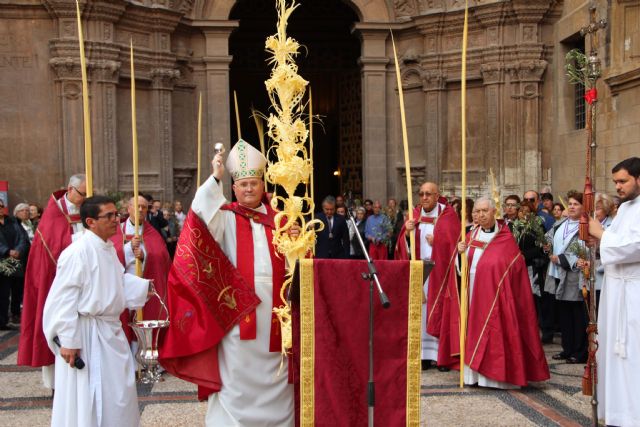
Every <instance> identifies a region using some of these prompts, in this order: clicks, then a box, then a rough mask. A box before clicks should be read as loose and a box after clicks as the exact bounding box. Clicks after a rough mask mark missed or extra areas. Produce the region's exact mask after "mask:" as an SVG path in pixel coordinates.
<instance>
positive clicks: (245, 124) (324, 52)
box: [229, 0, 362, 206]
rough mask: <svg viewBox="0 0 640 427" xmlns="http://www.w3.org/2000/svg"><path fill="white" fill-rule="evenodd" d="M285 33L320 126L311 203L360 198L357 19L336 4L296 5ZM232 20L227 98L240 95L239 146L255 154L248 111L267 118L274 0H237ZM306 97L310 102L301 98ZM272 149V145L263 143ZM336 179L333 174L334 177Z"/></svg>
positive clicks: (309, 1)
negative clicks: (349, 194)
mask: <svg viewBox="0 0 640 427" xmlns="http://www.w3.org/2000/svg"><path fill="white" fill-rule="evenodd" d="M299 3H300V6H299V7H298V8H297V9H296V10H295V12H293V14H292V16H291V17H290V19H289V26H288V28H287V32H288V35H289V36H290V37H293V38H294V39H296V40H297V41H298V43H300V45H301V46H302V48H301V49H300V52H301V54H300V55H299V57H298V58H297V60H296V63H297V64H298V66H299V70H298V73H299V74H300V75H301V76H302V77H303V78H304V79H306V80H307V81H309V85H310V87H311V89H312V91H313V114H314V116H316V115H320V117H321V120H322V123H321V124H315V125H314V128H313V143H314V150H313V158H314V187H315V202H316V206H318V204H319V203H318V202H319V201H321V200H322V198H324V196H326V195H329V194H332V195H337V194H341V193H342V192H344V191H347V190H351V191H353V192H354V193H355V194H358V193H360V192H361V177H362V160H361V157H362V155H361V150H362V148H361V147H362V142H361V140H362V130H361V108H362V107H361V99H362V96H361V89H360V69H359V67H358V58H359V57H360V41H359V40H358V39H357V38H356V37H355V36H353V35H352V34H351V27H352V26H353V24H354V23H355V22H356V21H358V16H357V15H356V14H355V12H354V11H353V10H352V9H351V8H350V7H349V6H347V5H346V4H344V3H343V2H342V1H340V0H321V1H319V0H300V1H299ZM229 19H232V20H238V21H239V22H240V26H239V28H238V29H237V30H236V31H235V32H234V33H233V34H232V35H231V37H230V39H229V50H230V53H231V55H232V56H233V60H232V62H231V66H230V85H231V93H232V94H233V91H234V90H235V91H236V93H237V95H238V109H239V111H240V121H241V131H242V137H243V139H244V140H246V141H248V142H250V143H252V144H253V145H254V146H255V147H256V148H259V145H260V144H259V139H258V133H257V130H256V126H255V123H254V121H253V119H252V118H251V110H250V109H251V106H252V105H253V107H254V108H255V109H256V110H258V111H260V112H262V113H263V114H265V115H267V116H268V114H269V107H270V102H269V99H268V97H267V92H266V89H265V86H264V81H265V80H266V79H267V78H268V77H269V73H270V71H271V68H270V67H269V66H268V64H267V62H266V60H267V53H266V52H265V48H264V42H265V39H266V38H267V36H269V35H271V34H273V33H275V31H276V10H275V2H274V1H273V0H239V1H238V2H237V3H236V5H235V6H234V7H233V9H232V11H231V14H230V16H229ZM306 99H308V98H306ZM231 123H232V124H231V140H232V141H235V140H236V139H237V131H236V125H235V112H234V111H233V102H231ZM265 142H266V143H267V144H269V141H265ZM336 171H337V172H338V175H334V172H336Z"/></svg>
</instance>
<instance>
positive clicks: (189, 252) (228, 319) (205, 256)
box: [159, 211, 260, 399]
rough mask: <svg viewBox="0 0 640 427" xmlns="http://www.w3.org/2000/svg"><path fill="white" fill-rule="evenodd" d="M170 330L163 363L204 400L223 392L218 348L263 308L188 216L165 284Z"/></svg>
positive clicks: (162, 352) (163, 342)
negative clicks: (242, 323)
mask: <svg viewBox="0 0 640 427" xmlns="http://www.w3.org/2000/svg"><path fill="white" fill-rule="evenodd" d="M167 291H168V292H167V304H168V308H169V314H170V325H169V328H168V329H167V332H166V334H165V335H164V337H163V338H161V342H160V348H159V353H160V363H161V364H162V366H163V367H164V368H165V369H166V370H167V371H168V372H170V373H171V374H173V375H175V376H177V377H178V378H182V379H183V380H185V381H189V382H192V383H195V384H197V385H198V397H200V398H203V399H206V398H207V396H208V395H209V394H211V393H212V392H215V391H219V390H220V388H221V387H222V382H221V380H220V373H219V369H218V343H219V342H220V341H221V340H222V338H223V337H224V335H225V334H226V333H227V332H228V331H229V330H230V329H231V328H232V327H233V326H234V325H235V324H236V323H238V322H239V321H240V320H241V319H242V318H244V316H245V315H247V314H248V313H250V312H251V311H252V310H254V309H255V307H257V306H258V304H260V299H259V298H258V297H257V296H256V295H255V293H254V292H253V291H252V290H251V289H249V287H248V286H247V285H246V283H245V281H244V279H243V278H242V276H241V275H240V273H239V272H238V270H237V269H236V268H235V267H234V266H233V264H232V263H231V262H230V261H229V259H228V258H227V257H226V255H225V254H224V252H223V251H222V249H221V248H220V246H219V245H218V243H217V242H216V241H215V240H214V239H213V237H212V236H211V234H210V233H209V230H208V229H207V227H206V225H205V224H204V223H203V222H202V220H200V218H198V216H197V215H196V214H194V213H193V211H189V213H188V214H187V218H186V220H185V223H184V228H183V230H182V233H181V234H180V238H179V240H178V244H177V247H176V254H175V257H174V259H173V265H172V267H171V270H170V272H169V280H168V283H167Z"/></svg>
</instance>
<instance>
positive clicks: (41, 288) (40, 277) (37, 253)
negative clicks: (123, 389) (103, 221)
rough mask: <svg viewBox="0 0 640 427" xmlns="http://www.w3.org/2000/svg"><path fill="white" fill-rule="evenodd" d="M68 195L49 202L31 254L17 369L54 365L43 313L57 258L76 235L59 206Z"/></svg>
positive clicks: (59, 194) (60, 194)
mask: <svg viewBox="0 0 640 427" xmlns="http://www.w3.org/2000/svg"><path fill="white" fill-rule="evenodd" d="M65 194H66V190H60V191H56V192H55V193H53V194H52V195H51V197H50V198H49V202H48V204H47V208H46V209H45V210H44V213H43V214H42V219H41V220H40V223H39V224H38V229H37V230H36V233H35V237H34V239H33V244H32V245H31V249H30V251H29V260H28V261H27V269H26V273H25V280H24V298H23V309H22V321H21V324H20V342H19V344H18V365H22V366H34V367H40V366H47V365H52V364H53V362H54V356H53V353H51V350H49V346H48V345H47V341H46V339H45V337H44V333H43V332H42V312H43V310H44V303H45V301H46V300H47V296H48V295H49V289H50V288H51V284H52V283H53V278H54V277H55V274H56V266H57V262H58V257H59V256H60V253H61V252H62V251H63V250H64V249H65V248H66V247H67V246H69V245H70V244H71V235H72V234H73V230H72V228H71V223H72V221H73V220H72V219H71V218H69V216H68V215H66V214H65V212H64V211H62V210H61V208H60V206H59V205H58V203H57V200H60V199H61V198H62V197H64V195H65ZM60 205H62V206H64V208H65V209H66V205H65V201H64V200H60Z"/></svg>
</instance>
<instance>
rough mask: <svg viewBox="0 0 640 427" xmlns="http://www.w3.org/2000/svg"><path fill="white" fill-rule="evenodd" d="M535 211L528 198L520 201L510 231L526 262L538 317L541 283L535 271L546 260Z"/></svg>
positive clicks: (539, 223) (542, 235)
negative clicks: (516, 217)
mask: <svg viewBox="0 0 640 427" xmlns="http://www.w3.org/2000/svg"><path fill="white" fill-rule="evenodd" d="M535 212H536V208H535V206H534V205H533V203H531V202H529V201H528V200H524V201H523V202H521V203H520V209H519V210H518V219H516V220H515V221H514V222H513V228H512V230H511V231H512V233H513V237H514V238H515V239H516V242H518V247H519V248H520V252H521V253H522V256H523V257H524V261H525V263H526V264H527V270H528V272H529V281H530V282H531V291H532V292H533V295H534V297H535V302H536V310H537V311H538V317H540V285H541V284H543V283H542V278H539V277H538V275H537V274H535V272H536V271H538V270H539V266H540V265H543V264H544V263H545V262H546V261H545V259H544V257H545V254H544V251H543V250H542V247H543V246H544V243H545V238H544V220H543V219H542V217H540V216H538V215H536V213H535ZM543 285H544V284H543Z"/></svg>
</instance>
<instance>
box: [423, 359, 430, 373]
mask: <svg viewBox="0 0 640 427" xmlns="http://www.w3.org/2000/svg"><path fill="white" fill-rule="evenodd" d="M421 363H422V370H423V371H426V370H428V369H429V368H430V367H431V363H430V361H429V360H421Z"/></svg>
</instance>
